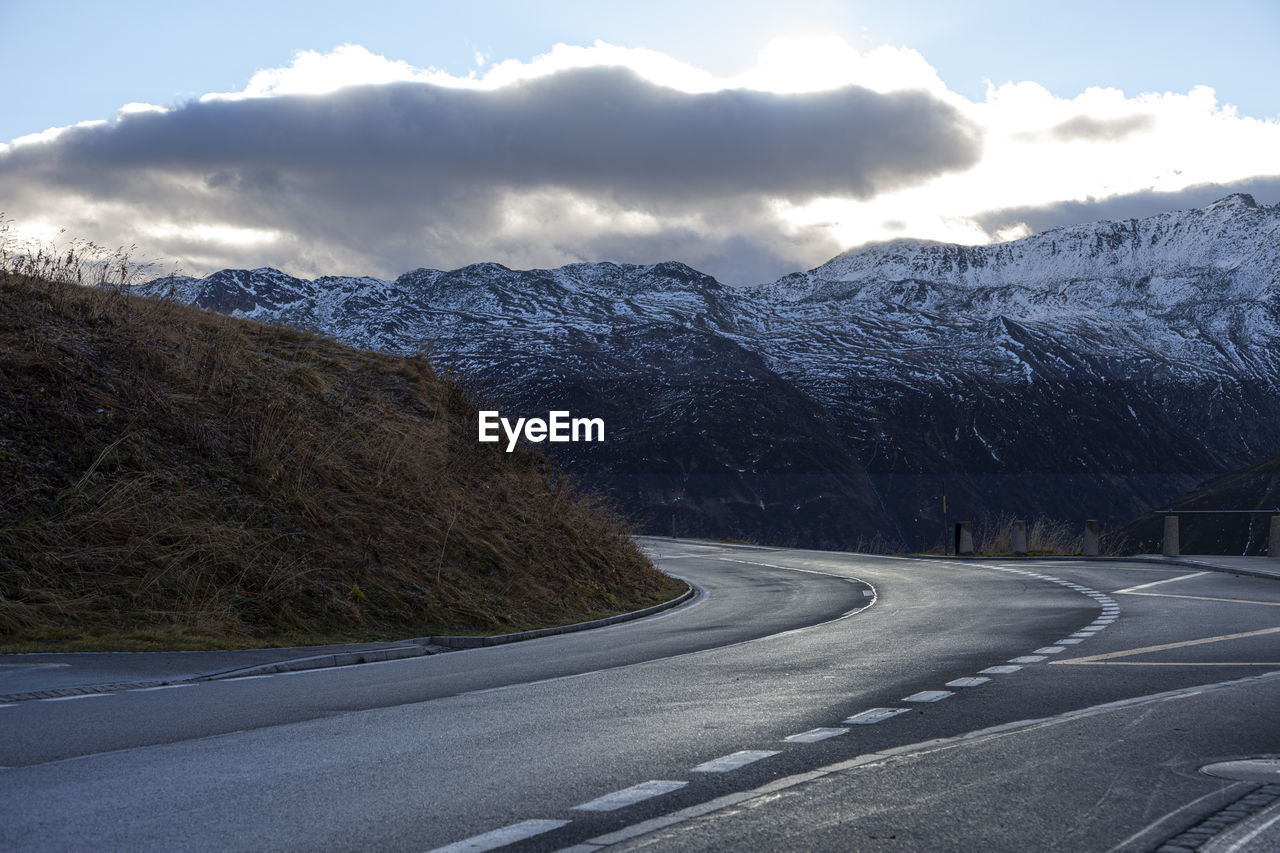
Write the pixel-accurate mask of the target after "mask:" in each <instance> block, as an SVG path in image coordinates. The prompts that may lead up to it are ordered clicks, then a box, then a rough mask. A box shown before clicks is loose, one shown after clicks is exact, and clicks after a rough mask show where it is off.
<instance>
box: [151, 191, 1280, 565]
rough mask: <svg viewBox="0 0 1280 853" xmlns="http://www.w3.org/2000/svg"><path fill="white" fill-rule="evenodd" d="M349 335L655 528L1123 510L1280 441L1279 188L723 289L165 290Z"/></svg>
mask: <svg viewBox="0 0 1280 853" xmlns="http://www.w3.org/2000/svg"><path fill="white" fill-rule="evenodd" d="M144 292H146V293H149V294H152V295H162V294H166V293H167V294H172V295H173V296H174V297H175V298H177V299H178V300H180V301H183V302H187V303H194V304H197V305H200V306H202V307H205V308H209V309H212V310H215V311H222V312H227V313H233V314H236V315H238V316H247V317H252V318H254V319H257V320H261V321H267V322H272V323H283V324H287V325H293V326H299V327H303V328H307V329H315V330H319V331H322V332H324V333H325V334H328V335H331V336H334V337H336V338H338V339H339V340H342V341H344V342H346V343H350V344H354V345H356V346H360V347H365V348H370V349H383V350H389V351H392V352H400V353H403V352H412V351H420V350H424V349H425V350H426V351H428V352H429V353H430V354H431V355H432V356H433V357H434V358H435V359H437V360H439V361H442V362H445V363H447V364H448V365H450V366H451V367H452V368H453V369H454V370H456V371H457V372H459V373H460V374H461V375H462V376H464V377H466V378H467V379H468V380H470V381H471V382H472V383H473V384H474V385H475V386H476V387H478V388H480V389H482V391H481V393H482V394H484V395H485V396H487V397H488V398H489V399H492V400H495V401H498V402H500V403H501V406H502V408H503V409H504V414H506V413H507V411H510V412H511V413H512V414H518V415H536V414H544V413H545V412H546V411H547V410H548V409H553V408H554V409H568V410H570V411H572V412H573V413H574V414H575V415H585V416H591V417H603V418H604V419H605V422H606V425H607V441H606V442H605V443H604V444H560V445H544V446H545V447H546V448H547V449H548V450H549V451H550V452H552V453H553V454H555V455H557V456H559V457H560V458H561V459H562V460H563V461H564V462H566V463H567V464H568V465H569V467H570V468H571V470H574V471H576V472H577V474H578V475H579V476H580V477H582V478H584V479H586V480H589V481H593V482H595V483H598V484H602V485H605V486H606V487H608V488H609V489H611V490H612V491H613V492H614V494H615V495H616V496H617V497H618V498H619V500H620V502H621V503H622V504H623V506H624V507H625V508H626V509H628V510H629V511H630V512H631V513H632V514H633V515H634V516H636V518H637V519H638V520H639V521H640V522H641V524H642V525H643V526H644V527H645V528H646V529H648V530H651V531H654V532H665V533H671V532H672V531H675V532H676V533H681V534H703V535H718V536H726V537H733V538H747V539H760V540H765V541H771V542H786V543H791V542H794V543H798V544H807V545H815V546H817V545H827V546H844V547H849V546H853V545H856V544H857V542H858V540H859V539H863V540H871V539H873V538H874V537H877V536H878V537H880V538H881V539H882V540H883V541H884V542H886V543H887V544H890V545H895V544H902V545H905V546H907V547H913V548H915V547H924V546H928V545H931V544H934V543H936V542H938V541H940V540H941V538H942V524H943V519H942V515H941V501H940V494H941V492H942V489H943V487H944V486H943V484H944V483H945V488H946V490H947V493H948V496H949V498H948V503H949V510H950V513H951V520H955V519H956V518H958V517H976V516H981V515H983V514H986V513H990V514H1000V513H1005V512H1009V513H1014V514H1016V515H1019V516H1027V517H1030V516H1035V515H1037V514H1045V515H1049V516H1052V517H1057V518H1063V519H1083V518H1086V517H1088V518H1099V519H1101V520H1103V521H1104V522H1119V521H1122V520H1124V519H1126V518H1129V517H1132V516H1133V515H1136V514H1137V513H1139V512H1141V511H1143V510H1144V509H1146V508H1147V507H1150V506H1152V505H1154V504H1158V503H1161V502H1163V501H1166V500H1168V499H1170V498H1172V497H1173V496H1174V495H1177V494H1179V493H1181V492H1183V491H1185V490H1187V489H1189V488H1191V487H1193V486H1194V485H1195V484H1196V483H1199V482H1203V481H1204V480H1206V479H1208V478H1209V477H1212V476H1215V475H1218V474H1221V473H1223V472H1225V471H1229V470H1232V469H1234V468H1239V467H1242V466H1244V465H1246V464H1248V463H1250V462H1252V461H1255V460H1257V459H1259V458H1261V457H1263V456H1266V455H1268V454H1271V453H1276V452H1280V430H1278V429H1277V428H1276V424H1277V423H1280V394H1277V390H1278V389H1277V384H1280V206H1273V207H1266V206H1259V205H1257V204H1256V203H1255V202H1254V200H1253V199H1252V198H1251V197H1249V196H1247V195H1234V196H1229V197H1227V198H1225V199H1222V200H1220V201H1218V202H1215V203H1214V204H1212V205H1210V206H1209V207H1207V208H1203V209H1197V210H1187V211H1178V212H1172V213H1166V214H1161V215H1159V216H1155V217H1151V218H1148V219H1142V220H1129V221H1125V222H1102V223H1096V224H1092V225H1081V226H1071V227H1067V228H1060V229H1055V230H1051V231H1046V232H1044V233H1042V234H1038V235H1035V236H1032V237H1028V238H1025V239H1023V240H1018V241H1015V242H1010V243H1003V244H997V245H991V246H975V247H969V246H955V245H947V244H941V243H931V242H924V241H918V240H896V241H892V242H889V243H883V244H877V245H872V246H868V247H863V248H860V249H856V250H853V251H850V252H847V253H845V254H843V255H840V256H838V257H836V258H834V259H833V260H831V261H830V262H828V263H826V264H824V265H822V266H820V267H818V268H816V269H814V270H810V271H809V272H805V273H796V274H793V275H789V276H786V277H784V278H782V279H780V280H779V281H777V282H773V283H771V284H766V285H761V286H758V287H752V288H729V287H725V286H722V285H721V284H720V283H719V282H717V281H715V280H714V279H713V278H710V277H709V276H706V275H704V274H702V273H699V272H698V271H696V270H693V269H690V268H689V267H687V266H684V265H683V264H679V263H660V264H654V265H651V266H634V265H619V264H611V263H596V264H571V265H568V266H565V267H561V268H559V269H554V270H523V271H521V270H510V269H507V268H505V267H502V266H499V265H497V264H476V265H473V266H469V267H464V268H462V269H458V270H452V271H449V272H443V271H439V270H427V269H419V270H414V271H413V272H409V273H406V274H404V275H402V276H400V277H399V278H398V279H396V280H395V281H382V280H378V279H371V278H345V277H325V278H319V279H316V280H314V281H306V280H301V279H296V278H293V277H290V276H287V275H285V274H284V273H281V272H279V271H276V270H271V269H259V270H251V271H245V270H223V271H221V272H218V273H215V274H213V275H211V276H208V277H207V278H203V279H193V278H184V277H175V278H171V279H163V280H158V281H155V282H151V283H150V284H148V285H145V286H144Z"/></svg>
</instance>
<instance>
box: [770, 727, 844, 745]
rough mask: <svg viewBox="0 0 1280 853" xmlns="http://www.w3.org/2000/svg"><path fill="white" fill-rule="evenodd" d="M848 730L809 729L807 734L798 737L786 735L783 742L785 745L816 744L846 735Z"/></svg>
mask: <svg viewBox="0 0 1280 853" xmlns="http://www.w3.org/2000/svg"><path fill="white" fill-rule="evenodd" d="M848 731H849V730H848V729H844V728H836V729H809V731H807V732H801V733H800V734H798V735H788V736H787V737H784V738H783V740H784V741H785V742H787V743H817V742H818V741H820V740H826V739H827V738H829V737H837V736H839V735H842V734H847V733H848Z"/></svg>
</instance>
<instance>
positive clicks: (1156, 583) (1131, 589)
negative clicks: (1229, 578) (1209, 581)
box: [1112, 572, 1208, 595]
mask: <svg viewBox="0 0 1280 853" xmlns="http://www.w3.org/2000/svg"><path fill="white" fill-rule="evenodd" d="M1207 574H1208V572H1193V573H1192V574H1189V575H1179V576H1178V577H1176V578H1165V579H1164V580H1162V581H1152V582H1151V583H1144V584H1140V585H1139V586H1131V587H1126V588H1125V589H1117V590H1116V591H1115V592H1113V593H1112V595H1124V594H1125V593H1126V592H1136V591H1138V590H1140V589H1147V588H1148V587H1153V586H1160V584H1162V583H1173V582H1174V581H1185V580H1190V579H1191V578H1198V577H1200V576H1201V575H1207Z"/></svg>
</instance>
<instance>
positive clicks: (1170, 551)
mask: <svg viewBox="0 0 1280 853" xmlns="http://www.w3.org/2000/svg"><path fill="white" fill-rule="evenodd" d="M1161 553H1162V554H1164V555H1165V556H1166V557H1176V556H1178V554H1179V551H1178V517H1177V516H1176V515H1166V516H1165V517H1164V548H1163V549H1162V550H1161Z"/></svg>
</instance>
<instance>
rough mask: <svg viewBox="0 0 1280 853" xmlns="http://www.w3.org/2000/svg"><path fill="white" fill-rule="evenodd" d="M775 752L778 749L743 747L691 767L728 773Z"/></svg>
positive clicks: (696, 771) (698, 770)
mask: <svg viewBox="0 0 1280 853" xmlns="http://www.w3.org/2000/svg"><path fill="white" fill-rule="evenodd" d="M777 754H778V750H776V749H743V750H739V751H738V752H731V753H729V754H728V755H722V756H720V757H719V758H713V759H712V760H710V761H704V762H702V763H701V764H699V765H698V766H697V767H695V768H693V770H692V772H694V773H728V772H729V771H730V770H737V769H738V768H739V767H746V766H747V765H748V764H754V763H755V762H757V761H759V760H761V759H762V758H768V757H769V756H771V755H777Z"/></svg>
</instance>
